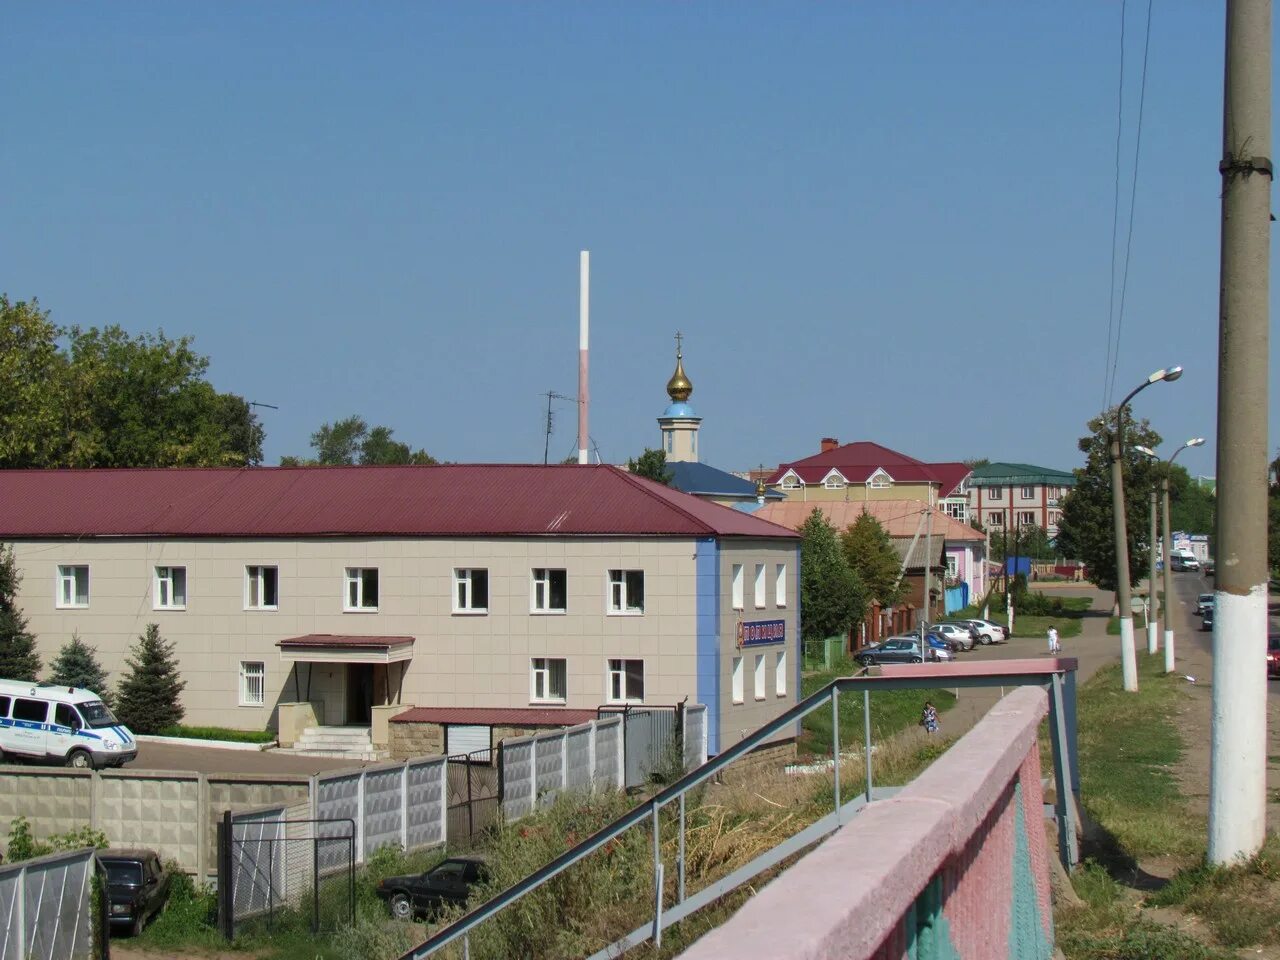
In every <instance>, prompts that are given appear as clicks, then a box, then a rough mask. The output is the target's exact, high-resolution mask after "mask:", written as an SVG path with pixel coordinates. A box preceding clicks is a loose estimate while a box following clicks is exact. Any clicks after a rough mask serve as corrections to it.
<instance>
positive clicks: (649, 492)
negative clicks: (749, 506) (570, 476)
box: [600, 463, 767, 536]
mask: <svg viewBox="0 0 1280 960" xmlns="http://www.w3.org/2000/svg"><path fill="white" fill-rule="evenodd" d="M600 466H603V467H605V468H607V469H608V470H610V471H612V472H614V473H616V474H619V475H621V476H622V477H623V478H624V479H625V480H626V481H627V483H629V484H631V485H632V486H633V487H636V488H637V489H639V490H641V491H643V492H644V494H645V495H646V496H648V497H650V498H651V499H653V500H656V501H658V502H659V503H661V504H663V505H665V506H668V507H670V508H671V509H672V510H674V511H676V512H677V513H679V514H680V515H681V516H682V517H684V518H685V519H686V520H688V521H690V522H691V523H694V524H696V525H697V526H698V527H700V528H702V532H703V533H704V534H706V533H709V534H712V535H713V536H719V534H717V533H716V531H715V529H714V528H712V527H710V526H709V525H708V524H707V522H706V521H705V520H703V519H701V518H700V517H697V516H694V515H693V514H692V513H690V512H689V511H688V510H686V509H685V508H684V507H682V506H680V505H679V504H677V503H672V502H671V501H670V500H668V499H667V498H666V497H663V496H662V495H661V494H659V493H658V491H657V490H654V489H651V488H650V487H649V484H651V483H652V484H656V483H657V481H656V480H648V479H645V480H641V478H640V477H637V476H635V475H634V474H633V473H632V472H631V471H630V470H623V469H622V468H621V467H615V466H614V465H613V464H608V463H606V464H600ZM665 489H667V490H670V489H671V488H670V487H666V488H665ZM674 492H676V493H678V492H679V491H674ZM685 496H692V494H685ZM766 522H767V521H766Z"/></svg>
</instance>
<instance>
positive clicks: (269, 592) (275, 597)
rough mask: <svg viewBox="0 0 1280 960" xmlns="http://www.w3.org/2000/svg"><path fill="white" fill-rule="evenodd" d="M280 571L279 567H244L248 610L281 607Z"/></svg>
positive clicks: (245, 603) (245, 602) (245, 601)
mask: <svg viewBox="0 0 1280 960" xmlns="http://www.w3.org/2000/svg"><path fill="white" fill-rule="evenodd" d="M279 583H280V571H279V569H278V568H277V567H245V568H244V606H245V609H246V610H278V609H280V593H279Z"/></svg>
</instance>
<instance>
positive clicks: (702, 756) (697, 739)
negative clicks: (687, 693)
mask: <svg viewBox="0 0 1280 960" xmlns="http://www.w3.org/2000/svg"><path fill="white" fill-rule="evenodd" d="M706 762H707V705H706V704H705V703H695V704H693V705H692V706H687V707H685V709H684V769H685V772H688V771H690V770H694V769H696V768H697V767H700V766H702V765H703V764H704V763H706Z"/></svg>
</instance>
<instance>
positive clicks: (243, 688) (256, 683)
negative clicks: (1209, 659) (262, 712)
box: [240, 660, 267, 707]
mask: <svg viewBox="0 0 1280 960" xmlns="http://www.w3.org/2000/svg"><path fill="white" fill-rule="evenodd" d="M266 702H267V665H266V664H265V663H263V662H262V661H261V660H241V661H240V706H242V707H260V706H262V705H263V704H265V703H266Z"/></svg>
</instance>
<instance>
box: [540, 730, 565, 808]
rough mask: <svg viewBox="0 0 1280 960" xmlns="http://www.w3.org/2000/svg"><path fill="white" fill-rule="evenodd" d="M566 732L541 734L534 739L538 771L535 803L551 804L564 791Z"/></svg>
mask: <svg viewBox="0 0 1280 960" xmlns="http://www.w3.org/2000/svg"><path fill="white" fill-rule="evenodd" d="M564 744H565V740H564V732H563V731H559V730H557V731H555V732H554V733H539V734H537V735H536V736H535V737H534V738H533V765H534V770H535V771H536V776H535V780H534V783H535V786H536V787H537V792H536V795H535V801H536V802H538V803H542V802H544V798H545V802H546V803H551V802H553V801H554V800H555V797H556V794H558V793H559V792H560V791H561V790H563V789H564Z"/></svg>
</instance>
